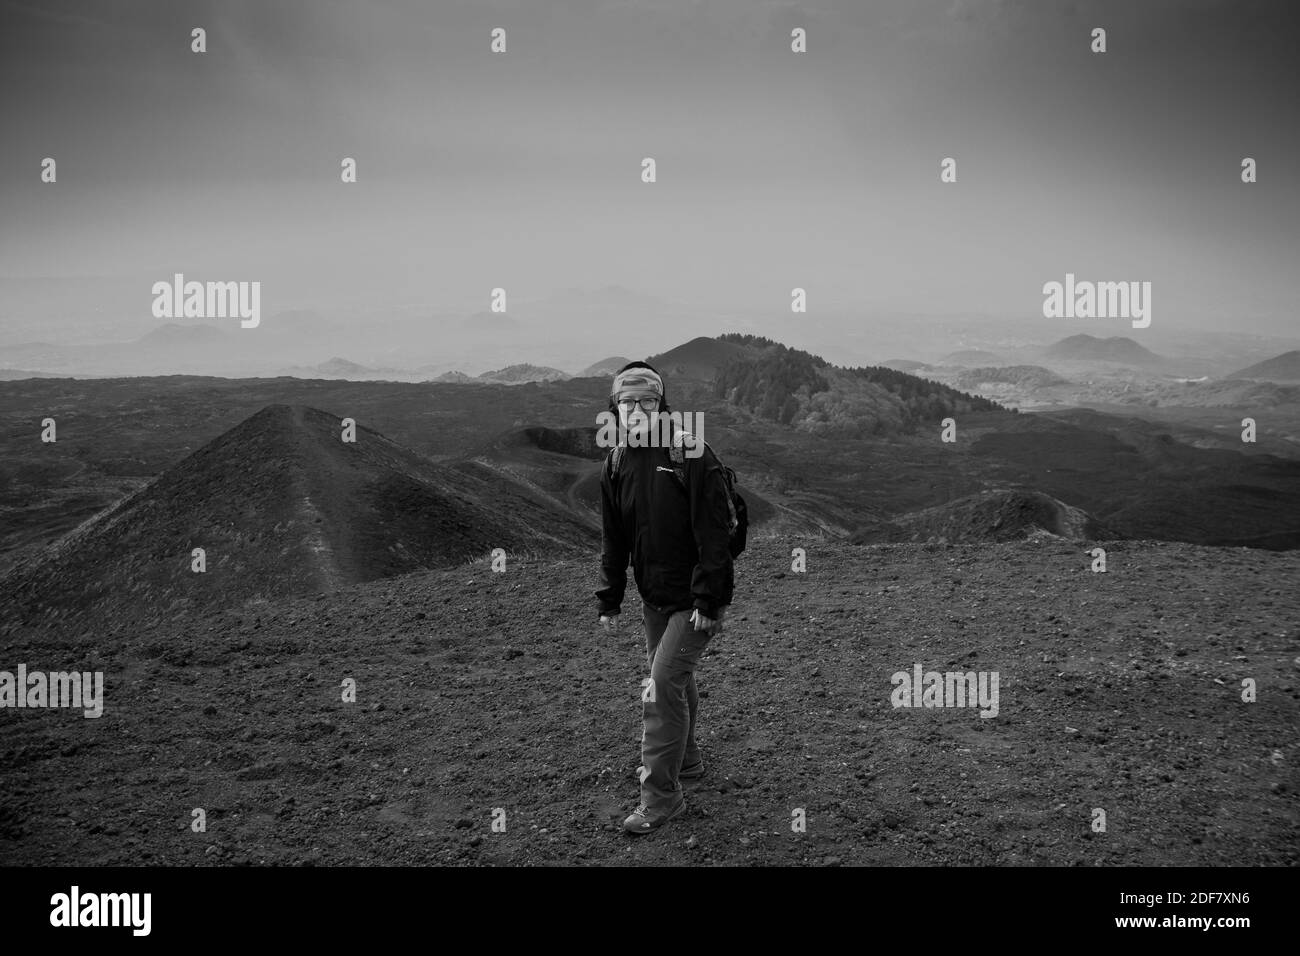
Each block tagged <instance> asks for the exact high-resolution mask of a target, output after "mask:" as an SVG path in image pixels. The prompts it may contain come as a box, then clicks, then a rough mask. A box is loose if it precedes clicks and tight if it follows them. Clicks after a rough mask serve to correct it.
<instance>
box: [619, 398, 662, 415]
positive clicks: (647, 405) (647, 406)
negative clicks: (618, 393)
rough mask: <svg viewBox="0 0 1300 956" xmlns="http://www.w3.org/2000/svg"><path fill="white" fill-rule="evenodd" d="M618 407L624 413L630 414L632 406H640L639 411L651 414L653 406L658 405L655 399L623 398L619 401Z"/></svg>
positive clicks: (657, 400)
mask: <svg viewBox="0 0 1300 956" xmlns="http://www.w3.org/2000/svg"><path fill="white" fill-rule="evenodd" d="M618 404H619V407H620V408H622V409H623V410H624V411H628V412H630V411H631V410H632V408H633V407H634V406H637V405H639V406H641V411H643V412H652V411H654V409H655V406H657V405H658V404H659V399H657V398H624V399H620V400H619V403H618Z"/></svg>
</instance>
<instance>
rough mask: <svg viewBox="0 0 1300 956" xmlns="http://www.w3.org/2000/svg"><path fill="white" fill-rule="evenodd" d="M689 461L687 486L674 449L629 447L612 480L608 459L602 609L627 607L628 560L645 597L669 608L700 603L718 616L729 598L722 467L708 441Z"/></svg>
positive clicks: (602, 486) (605, 467) (604, 482)
mask: <svg viewBox="0 0 1300 956" xmlns="http://www.w3.org/2000/svg"><path fill="white" fill-rule="evenodd" d="M685 465H686V487H685V488H683V487H682V483H681V482H680V481H678V479H677V476H676V475H674V474H673V472H672V462H671V460H670V459H669V457H668V449H666V448H631V447H628V448H625V449H624V450H623V460H622V462H621V465H620V467H619V472H618V475H617V476H616V477H615V478H613V479H612V480H611V478H610V475H609V458H608V456H606V461H605V463H604V465H603V466H602V468H601V479H600V499H601V523H602V525H603V527H604V544H603V548H602V552H601V558H600V587H599V588H598V589H597V591H596V600H597V602H598V613H600V614H611V613H614V612H617V611H618V610H619V609H620V608H621V607H622V604H623V592H624V590H625V588H626V587H627V563H628V558H629V557H630V558H631V559H632V571H633V575H634V577H635V579H636V584H637V590H638V591H639V592H640V593H641V599H642V600H643V601H645V602H646V603H647V604H650V605H653V606H654V607H656V608H658V609H659V610H661V611H663V612H665V613H671V612H672V611H682V610H688V609H690V608H698V609H699V610H700V613H702V614H704V615H705V616H706V617H710V618H715V619H716V618H717V611H718V608H720V607H723V606H725V605H728V604H730V603H731V588H732V564H731V552H730V551H729V550H728V548H727V545H728V542H729V540H730V534H729V531H728V527H727V525H728V521H729V513H728V509H727V486H726V479H725V478H724V477H723V474H722V465H721V463H719V461H718V459H717V456H715V455H714V454H713V452H712V451H711V450H710V449H709V448H708V446H705V447H704V453H703V454H702V455H700V456H698V457H696V458H692V457H690V455H689V454H688V455H687V456H686V462H685ZM688 490H689V493H688Z"/></svg>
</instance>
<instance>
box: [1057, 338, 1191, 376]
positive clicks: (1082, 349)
mask: <svg viewBox="0 0 1300 956" xmlns="http://www.w3.org/2000/svg"><path fill="white" fill-rule="evenodd" d="M1043 355H1044V357H1046V358H1049V359H1058V360H1061V361H1067V362H1117V363H1119V364H1122V365H1132V366H1137V367H1139V368H1155V367H1159V366H1162V365H1164V364H1166V362H1165V360H1164V359H1163V358H1161V357H1160V356H1159V355H1156V354H1155V353H1154V352H1152V351H1151V350H1150V349H1147V348H1145V347H1143V346H1141V345H1139V344H1138V343H1137V342H1134V341H1133V340H1132V339H1129V338H1124V337H1123V336H1112V337H1110V338H1105V339H1099V338H1096V337H1095V336H1092V335H1071V336H1070V337H1069V338H1065V339H1061V341H1059V342H1057V343H1055V344H1054V345H1050V346H1048V347H1047V348H1046V349H1044V351H1043Z"/></svg>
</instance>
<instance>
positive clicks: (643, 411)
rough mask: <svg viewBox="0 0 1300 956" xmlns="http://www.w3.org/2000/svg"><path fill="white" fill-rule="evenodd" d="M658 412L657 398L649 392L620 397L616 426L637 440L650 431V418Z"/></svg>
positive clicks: (630, 393)
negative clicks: (634, 435) (634, 436)
mask: <svg viewBox="0 0 1300 956" xmlns="http://www.w3.org/2000/svg"><path fill="white" fill-rule="evenodd" d="M658 410H659V397H658V396H657V395H655V394H653V393H649V392H639V393H632V392H629V393H627V394H624V395H620V396H619V398H618V424H619V427H620V428H623V429H626V430H627V432H628V434H629V435H631V434H633V433H635V434H636V436H637V438H638V440H640V439H642V438H645V437H646V436H647V435H648V433H649V431H650V424H651V416H652V415H654V413H655V412H657V411H658Z"/></svg>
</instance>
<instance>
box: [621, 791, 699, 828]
mask: <svg viewBox="0 0 1300 956" xmlns="http://www.w3.org/2000/svg"><path fill="white" fill-rule="evenodd" d="M685 810H686V800H685V799H684V798H683V799H682V800H680V801H679V802H678V804H677V806H676V807H674V808H673V809H671V810H667V811H656V810H651V809H650V808H649V807H647V806H646V805H645V804H644V803H643V804H641V805H640V806H639V807H637V808H636V812H635V813H633V814H632V815H631V816H630V817H628V818H627V819H626V820H624V821H623V829H624V830H626V831H627V832H628V833H649V832H650V831H651V830H657V829H659V828H660V827H661V826H663V825H664V824H665V823H667V822H668V821H669V820H671V819H672V818H673V817H676V816H680V815H681V814H682V813H683V812H684V811H685Z"/></svg>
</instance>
